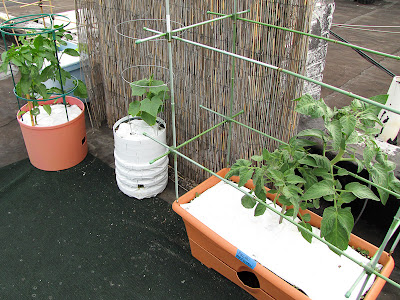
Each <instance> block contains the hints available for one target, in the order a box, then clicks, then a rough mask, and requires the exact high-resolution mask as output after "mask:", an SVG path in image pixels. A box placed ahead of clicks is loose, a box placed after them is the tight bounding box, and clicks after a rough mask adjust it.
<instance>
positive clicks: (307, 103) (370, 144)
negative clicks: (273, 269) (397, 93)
mask: <svg viewBox="0 0 400 300" xmlns="http://www.w3.org/2000/svg"><path fill="white" fill-rule="evenodd" d="M371 99H372V100H374V101H377V102H380V103H383V104H384V103H385V102H386V100H387V95H380V96H376V97H373V98H371ZM295 101H297V107H296V111H297V112H298V113H301V114H304V115H308V116H310V117H312V118H322V119H323V122H324V125H325V128H324V130H320V129H306V130H303V131H301V132H299V133H298V134H297V135H296V136H294V137H292V138H291V139H290V140H289V143H287V144H282V145H281V146H280V147H279V148H278V149H277V150H275V151H273V152H269V151H268V150H264V151H263V152H262V155H256V156H252V157H251V159H250V160H245V159H239V160H237V161H236V162H235V164H233V165H232V167H231V170H230V171H229V172H228V174H227V175H226V178H230V177H232V176H234V175H236V176H239V177H240V181H239V186H243V185H244V184H245V183H246V182H247V181H248V180H249V179H252V180H253V183H254V186H255V188H254V189H253V190H252V191H251V194H252V195H253V197H249V196H247V195H245V196H244V197H243V198H242V205H243V206H244V207H246V208H254V207H255V210H254V215H255V216H259V215H262V214H263V213H264V212H265V210H266V206H265V205H264V204H262V203H260V201H261V202H264V203H265V202H266V198H267V196H266V190H265V188H264V187H265V186H266V185H269V186H271V185H272V190H271V191H270V193H277V195H279V196H278V197H275V200H274V201H275V202H276V201H277V200H278V201H279V202H280V203H281V204H282V213H284V214H285V215H287V216H293V218H295V217H296V216H298V217H299V219H300V220H299V224H300V225H301V227H299V231H300V232H301V234H302V235H303V237H304V238H305V239H306V240H307V241H309V242H311V239H312V236H311V235H310V233H309V231H311V230H312V229H311V225H310V224H309V223H308V222H309V221H310V215H309V214H303V215H302V214H299V210H300V209H308V208H319V207H320V201H321V199H324V200H326V201H329V202H330V203H331V205H330V206H328V207H327V208H325V209H324V211H323V215H322V222H321V237H323V238H324V239H325V240H326V241H328V242H330V243H331V244H333V245H335V246H336V247H338V248H339V249H341V250H345V249H346V248H347V246H348V243H349V239H350V233H351V231H352V229H353V226H354V218H353V215H352V213H351V208H350V207H349V206H348V205H347V204H348V203H350V202H352V201H354V200H355V199H371V200H374V201H380V202H382V204H385V203H386V202H387V200H388V198H389V193H388V192H387V191H385V190H383V189H381V188H377V189H376V192H373V191H372V190H371V188H370V187H369V186H368V184H363V183H359V182H356V181H354V182H350V183H347V184H345V185H344V186H343V185H342V183H341V180H340V178H341V177H343V176H346V175H348V171H346V170H345V169H343V168H340V167H338V166H337V164H338V163H340V162H343V161H347V162H348V161H350V162H354V163H355V164H356V165H357V173H359V172H361V171H362V170H364V169H365V170H366V171H367V172H368V174H369V178H370V180H371V181H372V182H374V183H376V184H378V185H380V186H381V187H384V188H387V189H390V190H393V191H395V192H399V191H400V182H399V180H398V179H397V178H396V177H395V175H394V169H395V167H396V166H395V164H394V163H392V162H390V161H389V160H388V158H387V155H386V154H385V153H384V152H383V151H382V150H381V149H380V148H379V147H378V145H377V143H376V141H375V135H376V134H377V133H378V132H379V129H377V128H375V124H376V123H378V124H381V122H380V120H379V119H378V117H377V115H378V113H379V110H380V108H378V107H376V106H374V105H370V104H366V103H363V102H361V101H359V100H353V101H352V102H351V104H350V105H349V106H346V107H343V108H340V109H337V108H333V109H331V108H330V107H328V106H327V105H326V103H325V102H324V101H323V100H322V99H321V100H319V101H315V100H314V99H313V98H312V97H311V96H309V95H304V96H302V97H301V98H299V99H296V100H295ZM381 125H382V124H381ZM310 138H311V139H312V140H310ZM314 140H317V141H319V143H320V144H322V153H321V154H315V153H311V151H310V150H309V148H310V147H311V146H314V145H316V142H315V141H314ZM357 144H358V145H360V144H363V145H364V150H363V153H362V155H356V148H355V145H357ZM332 153H333V155H329V154H332ZM255 198H258V200H259V201H256V200H255ZM288 207H290V209H288ZM281 221H282V218H281V220H280V222H281Z"/></svg>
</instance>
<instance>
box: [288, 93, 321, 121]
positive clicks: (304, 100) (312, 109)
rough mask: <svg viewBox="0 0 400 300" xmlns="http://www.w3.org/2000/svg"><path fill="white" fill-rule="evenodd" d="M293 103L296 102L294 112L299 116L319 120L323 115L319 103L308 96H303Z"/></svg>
mask: <svg viewBox="0 0 400 300" xmlns="http://www.w3.org/2000/svg"><path fill="white" fill-rule="evenodd" d="M294 101H298V102H297V106H296V109H295V111H296V112H298V113H300V114H303V115H309V116H311V117H312V118H319V117H321V116H322V115H323V114H324V111H323V109H322V108H321V107H320V106H319V103H318V102H317V101H316V100H314V98H313V97H311V96H310V95H308V94H306V95H303V96H301V97H300V98H299V99H296V100H294Z"/></svg>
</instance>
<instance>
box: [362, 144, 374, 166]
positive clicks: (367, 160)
mask: <svg viewBox="0 0 400 300" xmlns="http://www.w3.org/2000/svg"><path fill="white" fill-rule="evenodd" d="M375 154H376V151H375V149H373V148H371V147H368V146H367V147H365V148H364V151H363V159H364V165H365V166H369V165H370V164H371V162H372V160H373V159H374V157H375Z"/></svg>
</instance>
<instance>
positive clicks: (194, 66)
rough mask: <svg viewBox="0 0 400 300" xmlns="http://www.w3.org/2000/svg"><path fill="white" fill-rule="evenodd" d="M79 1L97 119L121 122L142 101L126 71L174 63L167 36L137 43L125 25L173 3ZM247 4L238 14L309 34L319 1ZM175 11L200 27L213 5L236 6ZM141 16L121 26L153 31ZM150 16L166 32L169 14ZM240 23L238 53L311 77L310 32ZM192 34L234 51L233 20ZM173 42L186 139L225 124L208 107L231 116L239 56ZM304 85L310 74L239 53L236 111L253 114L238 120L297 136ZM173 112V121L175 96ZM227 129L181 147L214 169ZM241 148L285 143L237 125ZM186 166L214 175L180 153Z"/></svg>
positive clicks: (184, 1) (190, 173)
mask: <svg viewBox="0 0 400 300" xmlns="http://www.w3.org/2000/svg"><path fill="white" fill-rule="evenodd" d="M144 3H145V4H144ZM76 4H77V9H78V23H79V25H80V26H79V28H80V30H79V37H80V41H81V42H83V43H84V44H85V43H86V46H87V52H86V54H85V55H84V57H83V61H85V64H84V72H85V76H86V82H87V85H88V89H89V96H90V99H91V103H92V109H93V113H94V120H95V124H96V125H99V124H100V123H101V122H102V121H103V120H107V124H108V126H110V127H111V126H112V125H113V123H115V121H116V120H118V119H119V118H121V117H123V116H125V115H126V114H127V103H129V102H130V101H131V100H132V97H131V96H130V89H129V85H128V84H127V83H126V82H125V81H124V80H123V79H122V78H121V72H122V71H123V70H124V69H126V68H127V67H129V66H133V65H160V66H163V67H166V68H168V59H167V50H166V41H165V40H163V39H161V40H158V41H152V42H146V43H143V44H139V45H135V44H134V40H133V39H130V38H127V37H124V36H122V35H120V34H118V33H117V32H116V30H115V26H116V25H117V24H119V23H121V22H125V21H128V20H138V19H163V18H165V7H164V1H148V2H147V1H145V2H144V1H138V0H102V1H98V0H76ZM238 6H239V7H238V11H243V10H246V9H251V11H250V13H247V14H244V15H242V17H245V18H248V19H252V20H256V21H261V22H266V23H271V24H274V25H279V26H285V27H289V28H292V29H296V30H300V31H309V26H310V19H311V15H312V1H311V0H303V1H301V0H274V1H271V0H268V1H250V0H244V1H239V4H238ZM170 9H171V20H173V21H176V22H179V23H182V24H184V25H190V24H194V23H197V22H201V21H204V20H207V19H210V18H214V17H213V16H212V15H207V13H206V11H207V10H210V11H214V12H219V13H226V14H229V13H232V9H233V1H225V0H206V1H194V0H178V1H171V4H170ZM138 22H139V21H135V22H127V23H124V24H122V25H120V26H119V31H120V32H121V31H122V32H123V33H124V34H125V35H129V36H131V37H136V38H143V37H146V36H148V35H149V33H148V32H144V31H143V30H142V27H143V26H142V25H141V26H138V25H137V23H138ZM140 22H144V21H140ZM147 22H148V23H147V25H149V26H148V27H150V28H151V27H152V26H157V28H154V29H156V30H158V31H165V28H164V27H163V26H165V25H164V24H163V21H147ZM237 22H238V23H237V44H236V47H237V48H236V49H237V50H236V53H238V54H240V55H243V56H246V57H250V58H254V59H257V60H259V61H263V62H266V63H269V64H273V65H276V66H278V67H281V68H286V69H288V70H291V71H294V72H297V73H301V74H304V71H305V63H306V57H307V42H308V40H307V37H304V36H302V35H295V34H293V33H290V32H286V31H279V30H277V29H272V28H267V27H262V26H260V25H255V24H251V23H247V22H244V21H237ZM177 27H180V25H179V24H173V29H174V28H177ZM182 37H183V38H186V39H189V40H194V41H197V42H200V43H203V44H206V45H210V46H213V47H217V48H220V49H223V50H227V51H231V48H232V37H233V25H232V20H231V19H225V20H222V21H217V22H214V23H212V24H208V25H204V26H200V27H196V28H193V29H190V30H188V31H186V32H184V33H182ZM172 47H173V53H174V54H173V61H174V81H175V82H174V83H175V104H176V113H177V115H176V124H177V125H176V126H177V144H178V145H179V144H181V143H182V142H184V141H186V140H187V139H189V138H191V137H193V136H195V135H196V134H198V133H200V132H202V131H203V130H205V129H207V128H209V127H211V126H213V125H214V124H216V123H218V122H220V121H222V118H221V117H218V116H216V115H214V114H212V113H209V112H207V111H204V110H203V109H201V108H199V104H202V105H203V106H205V107H208V108H211V109H213V110H215V111H217V112H219V113H222V114H226V115H229V99H230V86H231V79H230V78H231V73H230V70H231V61H232V58H230V57H229V56H226V55H222V54H219V53H216V52H213V51H210V50H206V49H203V48H199V47H196V46H193V45H189V44H186V43H183V42H177V41H173V45H172ZM164 80H165V79H164ZM302 87H303V82H302V81H301V80H300V79H297V78H295V77H289V76H287V75H285V74H282V73H279V72H277V71H274V70H270V69H267V68H265V67H261V66H257V65H254V64H251V63H248V62H245V61H241V60H238V59H237V60H236V72H235V88H234V99H235V101H234V109H233V111H234V113H235V112H238V111H240V110H242V109H244V110H245V113H244V114H242V115H241V116H240V117H238V118H237V120H238V121H240V122H243V123H245V124H247V125H249V126H251V127H253V128H256V129H259V130H261V131H263V132H265V133H268V134H270V135H272V136H275V137H277V138H279V139H281V140H284V141H287V140H288V139H289V138H290V137H291V136H292V135H293V134H294V133H295V131H296V126H297V116H296V113H295V112H294V111H293V108H294V104H293V102H292V101H291V100H292V99H295V98H297V97H299V96H300V95H301V92H302ZM163 117H164V119H165V120H166V122H167V124H170V122H171V120H170V119H171V117H170V107H169V106H168V103H167V105H166V110H165V112H164V116H163ZM167 126H168V125H167ZM227 126H228V125H226V126H222V127H219V128H218V129H216V130H214V131H212V132H211V133H208V134H206V135H205V136H203V137H202V138H200V139H198V140H196V141H194V142H192V143H190V144H188V145H187V146H185V147H184V148H181V149H180V151H181V152H182V153H184V154H185V155H188V156H189V157H191V158H192V159H194V160H196V161H198V162H199V163H201V164H203V165H204V166H206V167H209V168H211V169H213V170H218V169H221V168H223V167H226V164H227V163H226V147H227V133H228V130H227ZM169 128H170V127H169ZM171 136H172V133H171V131H169V132H168V137H169V144H172V142H171V138H172V137H171ZM232 145H233V147H232V152H231V161H235V160H236V159H237V158H248V157H250V156H251V155H253V154H259V153H260V152H261V151H262V149H263V148H265V147H267V148H269V149H274V148H275V147H276V146H277V145H276V143H275V142H273V141H271V140H269V139H267V138H265V137H262V136H260V135H259V134H257V133H254V132H251V131H250V130H248V129H246V128H243V127H241V126H236V125H235V124H233V141H232ZM179 172H180V173H181V174H182V175H183V176H184V177H186V178H189V179H190V180H193V181H196V182H199V181H201V180H203V179H204V177H205V176H207V175H206V174H205V173H203V172H202V171H201V170H199V169H198V168H197V167H195V166H193V165H191V164H190V163H189V162H187V161H186V160H183V159H179Z"/></svg>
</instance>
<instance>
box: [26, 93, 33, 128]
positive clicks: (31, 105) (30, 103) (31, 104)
mask: <svg viewBox="0 0 400 300" xmlns="http://www.w3.org/2000/svg"><path fill="white" fill-rule="evenodd" d="M26 99H30V98H29V95H28V94H27V95H26ZM32 109H33V103H32V102H30V101H28V110H29V114H30V115H31V123H32V126H35V122H34V120H33V115H32V114H31V113H30V112H31V110H32Z"/></svg>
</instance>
